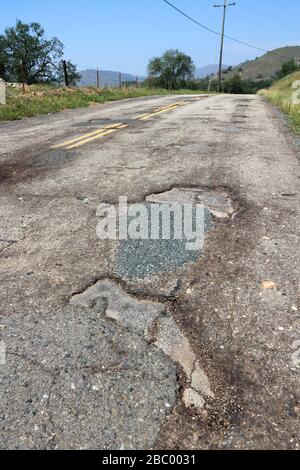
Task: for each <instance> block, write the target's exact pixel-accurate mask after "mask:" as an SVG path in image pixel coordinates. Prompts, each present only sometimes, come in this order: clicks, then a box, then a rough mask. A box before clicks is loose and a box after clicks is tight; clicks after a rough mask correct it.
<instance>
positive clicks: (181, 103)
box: [135, 101, 187, 121]
mask: <svg viewBox="0 0 300 470" xmlns="http://www.w3.org/2000/svg"><path fill="white" fill-rule="evenodd" d="M186 103H187V101H178V103H173V104H170V105H169V106H164V107H162V108H157V109H156V110H155V111H153V112H151V113H146V114H141V115H140V116H137V117H136V118H135V119H136V120H137V121H147V120H148V119H150V118H151V117H153V116H157V115H158V114H162V113H166V112H167V111H171V110H173V109H176V108H179V106H184V105H185V104H186Z"/></svg>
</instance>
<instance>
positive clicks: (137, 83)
mask: <svg viewBox="0 0 300 470" xmlns="http://www.w3.org/2000/svg"><path fill="white" fill-rule="evenodd" d="M139 86H140V83H139V76H138V75H137V76H136V87H137V88H139Z"/></svg>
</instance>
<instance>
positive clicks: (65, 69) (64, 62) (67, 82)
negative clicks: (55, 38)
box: [63, 60, 69, 87]
mask: <svg viewBox="0 0 300 470" xmlns="http://www.w3.org/2000/svg"><path fill="white" fill-rule="evenodd" d="M63 68H64V76H65V84H66V87H68V86H69V76H68V69H67V62H66V61H65V60H63Z"/></svg>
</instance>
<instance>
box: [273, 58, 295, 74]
mask: <svg viewBox="0 0 300 470" xmlns="http://www.w3.org/2000/svg"><path fill="white" fill-rule="evenodd" d="M297 70H300V67H299V65H297V64H296V62H295V61H294V59H291V60H288V61H287V62H284V63H283V64H282V67H281V69H280V70H279V72H277V73H276V75H275V76H276V78H278V79H280V78H284V77H286V76H287V75H290V74H291V73H293V72H297Z"/></svg>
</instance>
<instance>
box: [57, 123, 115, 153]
mask: <svg viewBox="0 0 300 470" xmlns="http://www.w3.org/2000/svg"><path fill="white" fill-rule="evenodd" d="M122 125H123V123H122V122H118V123H116V124H109V125H108V126H104V127H100V128H99V129H97V130H95V131H93V132H89V133H88V134H83V135H81V136H79V137H75V138H74V139H71V140H67V141H65V142H62V143H61V144H58V145H54V146H53V147H52V148H53V149H58V148H63V147H67V146H69V145H72V144H75V143H77V142H79V141H81V140H86V139H87V138H89V137H92V136H95V135H98V134H102V133H103V132H105V130H106V129H115V128H118V127H119V126H122Z"/></svg>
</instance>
